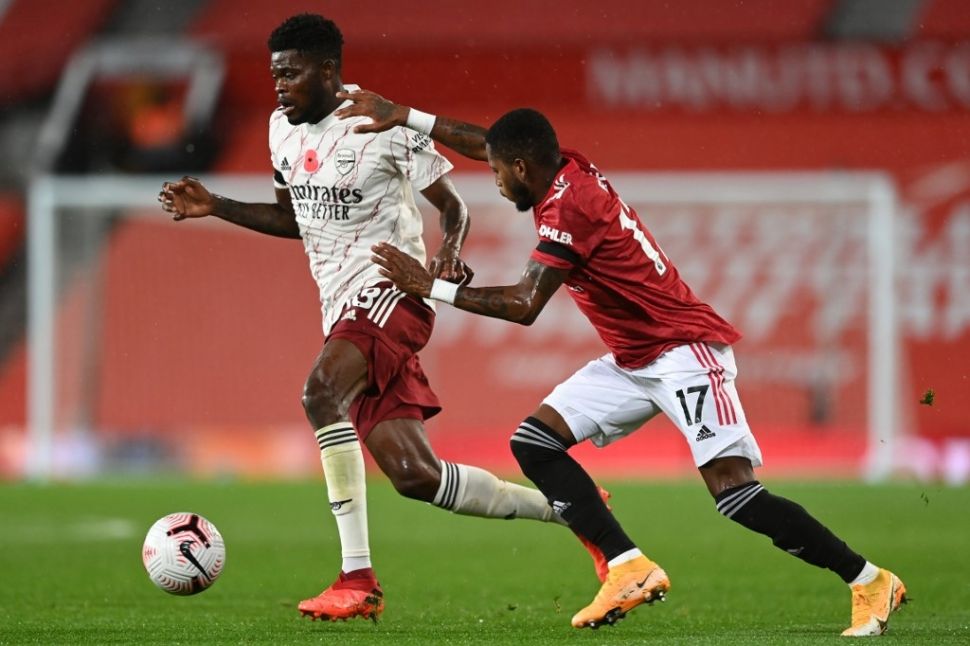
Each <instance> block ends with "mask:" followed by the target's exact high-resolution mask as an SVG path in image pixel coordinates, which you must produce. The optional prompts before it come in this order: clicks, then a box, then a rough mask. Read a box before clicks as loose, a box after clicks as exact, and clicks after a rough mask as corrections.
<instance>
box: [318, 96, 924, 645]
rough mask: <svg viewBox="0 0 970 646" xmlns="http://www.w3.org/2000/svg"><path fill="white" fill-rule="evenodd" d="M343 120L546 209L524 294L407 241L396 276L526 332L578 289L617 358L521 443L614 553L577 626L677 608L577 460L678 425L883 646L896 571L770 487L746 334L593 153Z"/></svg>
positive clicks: (719, 493)
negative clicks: (461, 281)
mask: <svg viewBox="0 0 970 646" xmlns="http://www.w3.org/2000/svg"><path fill="white" fill-rule="evenodd" d="M340 96H342V98H346V99H348V100H351V101H354V105H353V106H351V107H345V108H342V109H341V110H339V111H338V112H337V115H338V116H342V117H350V116H362V115H363V116H369V117H371V118H372V119H373V123H371V124H366V125H361V126H357V128H358V130H360V131H363V132H375V131H379V130H381V129H383V128H386V127H391V126H393V125H408V126H410V127H412V128H416V129H418V130H419V131H421V132H423V133H424V134H428V135H430V136H431V137H432V138H433V139H435V140H436V141H438V142H439V143H442V144H444V145H446V146H448V147H450V148H452V149H454V150H457V151H458V152H460V153H462V154H464V155H466V156H468V157H471V158H473V159H478V160H485V161H487V162H488V164H489V166H490V167H491V169H492V171H493V172H494V173H495V182H496V184H497V186H498V189H499V192H500V193H501V194H502V195H503V196H504V197H506V198H507V199H509V200H511V201H512V202H514V203H515V206H516V208H517V209H519V210H520V211H529V210H531V211H532V216H533V218H534V220H535V227H536V232H537V233H538V237H539V242H538V244H537V246H536V248H535V250H534V251H533V252H532V254H531V257H530V258H529V261H528V263H527V265H526V267H525V270H524V271H523V273H522V276H521V278H520V279H519V282H518V283H517V284H515V285H508V286H502V287H472V286H470V285H458V284H455V283H447V282H445V281H442V280H440V279H435V278H434V277H433V276H432V275H431V274H429V273H428V271H426V270H425V269H424V267H422V266H421V265H420V264H419V263H417V262H415V261H414V260H413V259H412V258H409V257H408V256H407V255H405V254H402V253H401V252H400V251H398V250H397V249H395V248H394V247H393V246H392V245H389V244H387V243H380V244H377V245H375V246H374V247H373V250H374V261H375V262H376V263H377V264H378V265H379V266H380V267H381V268H382V273H383V275H384V276H386V277H388V278H390V279H391V280H392V281H393V282H394V283H395V284H396V285H397V286H398V287H399V288H401V289H402V290H404V291H405V292H408V293H410V294H414V295H416V296H423V297H430V298H432V299H435V300H438V301H443V302H446V303H450V304H452V305H454V306H455V307H458V308H460V309H463V310H466V311H468V312H473V313H475V314H481V315H484V316H491V317H495V318H500V319H505V320H508V321H513V322H516V323H521V324H523V325H529V324H530V323H532V322H533V321H534V320H535V319H536V317H537V316H538V315H539V313H540V312H541V311H542V308H543V307H544V306H545V304H546V303H547V302H548V301H549V298H550V297H551V296H552V294H553V293H554V292H555V291H556V290H557V289H559V287H560V286H561V285H565V286H566V287H567V289H568V290H569V294H570V296H571V297H572V298H573V300H574V301H575V302H576V305H577V306H578V307H579V308H580V310H582V312H583V313H584V314H585V315H586V317H587V318H588V319H589V321H590V323H592V325H593V327H594V328H595V329H596V331H597V332H598V333H599V336H600V338H601V339H602V340H603V342H604V343H605V344H606V346H607V348H608V349H609V350H610V352H609V354H607V355H605V356H603V357H601V358H599V359H596V360H594V361H591V362H590V363H589V364H587V365H586V366H584V367H582V368H580V369H579V370H578V371H577V372H576V373H575V374H574V375H573V376H571V377H570V378H569V379H567V380H566V381H565V382H563V383H561V384H559V385H558V386H557V387H556V388H555V389H554V390H553V392H552V393H551V394H550V395H549V396H548V397H546V399H545V400H544V401H543V402H542V403H541V404H540V405H539V407H538V408H537V409H536V410H535V411H534V412H533V413H532V414H531V415H530V416H528V417H526V419H525V420H524V421H523V422H522V423H521V424H520V426H519V428H518V429H517V430H516V431H515V433H514V434H513V435H512V439H511V449H512V453H513V454H514V455H515V457H516V459H517V460H518V462H519V465H520V466H521V468H522V471H523V472H524V473H525V475H526V476H528V477H529V479H530V480H532V481H533V482H534V483H535V484H536V486H537V487H538V488H539V489H540V490H541V491H542V492H543V493H544V494H545V495H546V497H547V499H548V501H549V504H550V505H551V506H552V507H553V508H554V509H555V510H556V511H557V512H558V513H559V515H561V516H562V517H563V518H564V519H565V520H566V522H568V523H569V525H570V527H571V528H572V529H573V530H574V531H575V532H576V533H578V534H579V535H581V536H584V537H586V538H587V539H588V540H589V541H590V542H592V543H593V544H594V545H596V546H597V547H599V548H600V550H602V552H603V554H604V555H605V557H606V558H607V559H608V564H609V574H608V576H607V579H606V581H604V582H603V585H602V587H601V588H600V591H599V593H598V594H597V595H596V597H595V598H594V599H593V601H592V603H590V604H589V605H588V606H587V607H585V608H583V609H581V610H580V611H579V612H577V613H576V615H575V616H574V617H573V619H572V625H573V626H575V627H577V628H582V627H593V628H596V627H598V626H601V625H609V624H612V623H614V622H615V621H617V620H618V619H620V618H622V617H623V616H624V615H625V614H626V613H627V612H629V611H630V610H631V609H633V608H634V607H636V606H638V605H640V604H641V603H644V602H647V603H651V602H653V601H655V600H657V599H663V598H664V597H665V595H666V593H667V591H668V589H669V587H670V580H669V578H668V576H667V574H666V573H665V572H664V570H663V569H662V568H661V567H660V566H659V565H657V564H656V563H655V562H653V561H652V560H650V559H648V558H647V557H646V556H645V555H644V554H643V553H642V552H641V551H640V550H639V548H638V547H637V546H636V545H635V544H634V542H633V541H632V540H631V539H630V538H629V537H628V536H627V535H626V533H625V532H624V531H623V528H622V527H621V526H620V524H619V523H618V522H617V520H616V519H615V518H614V517H613V515H612V514H611V513H610V511H609V510H608V509H607V507H606V506H605V504H604V503H603V501H602V500H601V499H600V497H599V496H598V495H597V492H596V487H595V485H594V484H593V481H592V480H591V479H590V477H589V475H588V474H587V473H586V472H585V471H584V470H583V468H582V467H581V466H580V465H579V464H578V463H577V462H576V461H575V460H573V458H572V457H570V455H569V453H568V449H569V448H570V447H572V446H573V445H575V444H577V443H578V442H582V441H584V440H592V442H593V443H594V444H596V445H597V446H604V445H606V444H608V443H610V442H612V441H614V440H617V439H619V438H621V437H623V436H624V435H627V434H629V433H631V432H633V431H635V430H637V429H638V428H639V427H640V426H642V425H643V424H644V423H645V422H646V421H647V420H649V419H650V418H652V417H654V416H655V415H657V414H659V413H661V412H662V413H664V414H665V415H667V416H668V417H669V418H670V419H671V420H673V421H674V423H675V424H677V426H678V428H679V429H680V431H681V433H682V434H683V435H684V438H685V439H686V440H687V442H688V445H689V446H690V449H691V453H692V455H693V458H694V461H695V464H696V465H697V467H698V469H699V471H700V473H701V477H702V478H703V479H704V482H705V484H706V485H707V488H708V490H709V491H710V493H711V495H712V496H713V497H714V500H715V503H716V507H717V510H718V511H719V512H720V513H721V514H723V515H725V516H727V517H728V518H730V519H732V520H733V521H735V522H737V523H739V524H741V525H743V526H744V527H747V528H748V529H751V530H753V531H755V532H758V533H761V534H765V535H767V536H768V537H770V538H771V539H772V541H773V543H774V544H775V545H776V546H778V547H779V548H781V549H783V550H785V551H786V552H788V553H789V554H792V555H794V556H796V557H798V558H800V559H802V560H804V561H806V562H808V563H811V564H812V565H816V566H819V567H824V568H828V569H830V570H832V571H834V572H835V573H837V574H838V575H839V576H840V577H841V578H842V579H843V580H844V581H845V582H846V583H848V584H849V585H850V586H851V588H852V597H853V600H852V625H851V626H850V627H849V628H847V629H846V630H845V632H844V633H843V634H844V635H850V636H857V635H877V634H881V633H882V632H883V631H884V630H885V627H886V623H887V621H888V619H889V614H890V613H891V612H892V611H893V610H895V609H896V608H897V607H898V606H899V605H900V603H902V601H903V600H904V599H905V587H904V586H903V584H902V582H901V581H900V580H899V579H898V578H897V577H896V576H895V575H894V574H893V573H892V572H889V571H888V570H885V569H882V568H879V567H877V566H875V565H873V564H872V563H870V562H868V561H867V560H866V559H864V558H863V557H862V556H860V555H859V554H858V553H856V552H854V551H853V550H851V549H850V548H849V547H848V546H847V545H846V544H845V543H844V542H843V541H842V540H840V539H839V538H838V537H836V536H835V535H834V534H833V533H832V532H831V531H829V530H828V529H827V528H826V527H824V526H823V525H822V524H821V523H820V522H819V521H817V520H816V519H815V518H813V517H812V516H811V515H810V514H809V513H808V512H807V511H806V510H805V509H804V508H802V507H801V506H799V505H798V504H796V503H794V502H792V501H790V500H787V499H785V498H782V497H780V496H777V495H774V494H771V493H769V492H768V490H767V489H765V487H764V486H763V485H762V484H761V483H759V482H758V480H756V479H755V475H754V467H757V466H760V465H761V451H760V449H759V448H758V444H757V442H756V441H755V439H754V436H753V435H752V433H751V430H750V429H749V427H748V424H747V421H746V420H745V417H744V411H743V409H742V407H741V401H740V399H739V397H738V392H737V390H736V388H735V385H734V379H735V376H736V374H737V369H736V366H735V362H734V355H733V352H732V349H731V344H733V343H734V342H736V341H737V340H738V339H740V337H741V335H740V333H739V332H738V331H737V330H736V329H735V328H734V327H732V326H731V325H730V324H729V323H728V322H727V321H725V320H724V319H722V318H721V317H720V316H718V314H717V313H716V312H715V311H714V310H713V309H712V308H711V307H710V306H708V305H707V304H705V303H703V302H702V301H700V300H699V299H698V298H697V297H696V296H695V295H694V293H693V292H692V291H691V289H690V288H689V287H688V286H687V284H686V283H685V282H684V281H683V280H682V279H681V277H680V275H679V273H678V272H677V268H676V267H675V266H674V264H673V263H672V262H671V261H670V259H669V258H668V257H667V256H666V255H665V254H664V252H663V250H662V249H661V248H660V246H659V245H658V244H657V241H656V240H654V238H653V236H652V235H651V234H650V231H649V230H647V228H646V227H644V226H643V223H642V222H641V221H640V218H639V217H638V216H637V214H636V213H635V212H634V210H633V209H631V208H630V207H629V206H628V205H626V204H625V203H624V202H623V200H622V199H621V198H620V196H619V195H618V194H617V193H616V191H615V190H614V189H613V187H612V185H611V184H610V183H609V181H607V179H606V178H605V177H604V176H603V175H602V173H600V172H599V170H597V168H596V167H595V166H594V165H593V164H591V163H590V162H589V161H588V160H587V159H586V158H585V157H584V156H583V155H582V154H580V153H578V152H576V151H573V150H566V149H562V148H560V146H559V142H558V140H557V137H556V133H555V131H554V130H553V128H552V125H551V124H550V123H549V121H548V120H547V119H546V118H545V117H544V116H543V115H541V114H540V113H538V112H536V111H535V110H529V109H519V110H514V111H512V112H509V113H508V114H506V115H504V116H503V117H501V118H500V119H499V120H498V121H496V122H495V124H494V125H492V127H491V128H489V129H488V130H485V129H484V128H481V127H478V126H474V125H471V124H467V123H462V122H459V121H454V120H450V119H445V118H439V117H435V116H433V115H429V114H426V113H422V112H418V111H415V110H413V109H409V108H407V107H405V106H398V105H395V104H393V103H391V102H389V101H386V100H384V99H383V98H381V97H380V96H378V95H376V94H373V93H371V92H357V93H354V94H343V95H340Z"/></svg>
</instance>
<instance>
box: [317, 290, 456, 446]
mask: <svg viewBox="0 0 970 646" xmlns="http://www.w3.org/2000/svg"><path fill="white" fill-rule="evenodd" d="M434 316H435V315H434V310H432V309H431V308H430V307H428V306H427V305H426V304H425V303H424V301H422V300H421V299H420V298H416V297H414V296H408V295H406V294H405V293H404V292H402V291H400V290H398V289H397V288H396V287H394V286H393V285H391V283H389V282H382V283H378V284H377V285H374V286H372V287H365V288H364V289H362V290H361V292H360V294H358V295H357V296H356V297H355V298H354V299H352V301H351V303H350V304H349V305H348V306H347V308H346V309H345V310H344V312H343V314H342V315H341V317H340V320H338V321H337V323H336V324H335V325H334V326H333V329H331V331H330V336H328V337H327V340H328V341H329V340H331V339H346V340H347V341H350V342H351V343H353V344H354V345H355V346H357V349H358V350H360V351H361V353H362V354H363V355H364V358H365V359H366V360H367V388H366V389H365V390H364V393H363V394H362V395H361V396H359V397H358V398H357V399H355V400H354V402H353V404H351V406H350V421H351V423H352V424H353V425H354V428H356V429H357V434H358V435H359V436H360V439H361V440H362V441H363V440H365V439H366V438H367V436H368V435H369V434H370V432H371V430H372V429H373V428H374V427H375V426H376V425H377V424H379V423H381V422H383V421H386V420H389V419H400V418H406V419H417V420H421V421H424V420H426V419H428V418H430V417H433V416H434V415H437V414H438V413H439V412H441V403H440V402H439V401H438V397H437V395H435V394H434V391H433V390H431V386H430V385H429V384H428V378H427V377H426V376H425V374H424V371H423V370H422V369H421V362H420V361H418V354H417V353H418V351H419V350H421V348H423V347H424V346H425V344H426V343H427V342H428V339H429V338H431V330H432V328H433V327H434Z"/></svg>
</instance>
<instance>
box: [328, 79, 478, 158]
mask: <svg viewBox="0 0 970 646" xmlns="http://www.w3.org/2000/svg"><path fill="white" fill-rule="evenodd" d="M337 98H338V99H342V100H344V101H352V102H353V103H352V104H351V105H349V106H347V107H344V108H340V109H339V110H336V111H335V112H334V114H335V115H337V117H339V118H341V119H346V118H347V117H370V119H371V121H372V123H364V124H361V125H359V126H356V127H355V128H354V132H383V131H385V130H390V129H391V128H393V127H395V126H406V125H407V121H408V113H409V112H410V111H411V108H409V107H408V106H406V105H398V104H397V103H394V102H393V101H388V100H387V99H385V98H384V97H382V96H381V95H379V94H376V93H374V92H371V91H370V90H358V91H356V92H337ZM486 132H487V129H485V128H483V127H481V126H476V125H474V124H471V123H466V122H464V121H458V120H457V119H449V118H448V117H437V118H436V119H435V124H434V128H433V129H432V130H431V138H432V139H434V140H435V141H437V142H438V143H440V144H443V145H445V146H448V147H449V148H451V149H452V150H454V151H455V152H457V153H460V154H462V155H464V156H465V157H468V158H470V159H474V160H477V161H485V160H486V159H487V158H486V156H485V133H486Z"/></svg>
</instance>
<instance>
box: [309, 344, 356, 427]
mask: <svg viewBox="0 0 970 646" xmlns="http://www.w3.org/2000/svg"><path fill="white" fill-rule="evenodd" d="M367 372H368V371H367V359H366V358H365V357H364V354H363V353H362V352H361V351H360V349H359V348H358V347H357V346H356V345H355V344H354V343H351V342H350V341H348V340H346V339H328V340H327V341H326V342H324V344H323V349H322V350H321V351H320V354H319V355H317V358H316V359H315V360H314V362H313V367H312V368H311V370H310V375H309V376H308V377H307V380H306V384H305V385H304V391H303V402H304V406H307V407H308V408H312V407H313V406H314V404H317V403H320V400H326V401H327V402H328V403H329V404H332V405H337V406H339V407H340V408H341V409H342V410H344V411H346V409H347V407H348V406H349V404H350V402H351V401H353V400H354V399H355V398H356V397H357V396H358V395H360V393H361V392H363V390H364V388H366V387H367Z"/></svg>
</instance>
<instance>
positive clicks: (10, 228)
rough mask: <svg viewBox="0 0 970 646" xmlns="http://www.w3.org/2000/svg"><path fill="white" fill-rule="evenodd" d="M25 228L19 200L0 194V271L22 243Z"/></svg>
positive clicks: (10, 195) (22, 209)
mask: <svg viewBox="0 0 970 646" xmlns="http://www.w3.org/2000/svg"><path fill="white" fill-rule="evenodd" d="M25 226H26V222H25V219H24V208H23V204H22V203H21V201H20V198H19V197H18V196H16V195H14V194H0V271H2V270H3V267H4V265H5V264H6V262H7V259H8V258H9V257H10V254H11V253H13V251H14V250H15V249H16V248H17V247H19V246H20V245H21V243H23V241H24V236H25V231H24V228H25Z"/></svg>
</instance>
